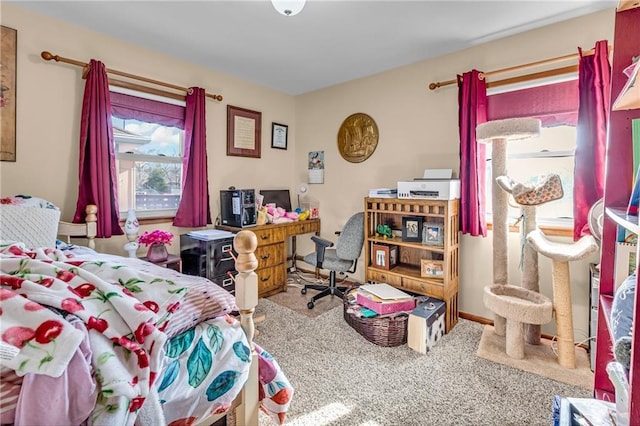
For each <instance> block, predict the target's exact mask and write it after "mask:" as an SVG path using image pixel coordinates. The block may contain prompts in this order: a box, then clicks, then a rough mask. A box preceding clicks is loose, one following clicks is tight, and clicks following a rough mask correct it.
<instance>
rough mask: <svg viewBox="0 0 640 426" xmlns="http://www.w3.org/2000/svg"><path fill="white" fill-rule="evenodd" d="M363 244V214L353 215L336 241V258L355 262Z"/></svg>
mask: <svg viewBox="0 0 640 426" xmlns="http://www.w3.org/2000/svg"><path fill="white" fill-rule="evenodd" d="M363 244H364V213H363V212H359V213H356V214H354V215H353V216H351V217H350V218H349V220H347V223H345V225H344V228H342V231H340V235H339V236H338V240H337V241H336V256H338V257H339V258H340V259H345V260H357V259H358V258H359V257H360V253H361V252H362V245H363Z"/></svg>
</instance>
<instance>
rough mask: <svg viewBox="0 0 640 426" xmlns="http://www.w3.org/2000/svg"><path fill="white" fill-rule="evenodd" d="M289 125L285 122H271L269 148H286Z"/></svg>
mask: <svg viewBox="0 0 640 426" xmlns="http://www.w3.org/2000/svg"><path fill="white" fill-rule="evenodd" d="M288 137H289V126H287V125H286V124H279V123H271V148H277V149H287V139H288Z"/></svg>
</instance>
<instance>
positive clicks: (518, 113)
mask: <svg viewBox="0 0 640 426" xmlns="http://www.w3.org/2000/svg"><path fill="white" fill-rule="evenodd" d="M576 78H577V77H576V76H573V77H572V78H571V79H569V80H568V81H561V82H553V83H546V84H544V85H540V84H539V85H538V86H535V87H528V88H526V89H519V90H513V89H512V90H508V89H507V90H504V89H503V91H502V92H501V93H498V92H497V91H495V92H494V93H491V91H489V93H488V109H487V115H488V119H489V120H499V119H506V118H516V117H536V118H540V119H541V121H542V129H541V133H540V136H539V137H538V138H532V139H526V140H521V141H513V142H509V143H508V144H507V175H508V176H509V177H510V178H511V179H513V180H514V181H515V182H519V183H523V184H525V185H534V184H536V183H537V182H538V180H539V179H540V178H541V177H544V176H546V175H548V174H550V173H556V174H558V175H559V176H560V178H561V179H562V188H563V191H564V197H562V198H561V199H560V200H555V201H552V202H550V203H546V204H543V205H540V206H538V207H537V209H536V220H537V223H538V224H539V225H547V226H554V227H561V228H572V227H573V176H574V162H575V161H574V160H575V150H576V140H577V132H576V122H577V112H578V83H577V79H576ZM486 152H487V163H486V200H487V203H486V212H487V221H488V222H490V221H491V209H492V205H491V201H490V200H491V193H492V186H491V183H492V182H491V176H492V174H491V147H490V146H487V149H486ZM520 216H521V211H520V207H519V206H518V205H517V204H513V205H510V206H509V212H508V222H509V224H510V225H512V224H515V223H516V221H517V220H518V218H519V217H520Z"/></svg>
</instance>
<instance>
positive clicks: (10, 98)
mask: <svg viewBox="0 0 640 426" xmlns="http://www.w3.org/2000/svg"><path fill="white" fill-rule="evenodd" d="M17 34H18V32H17V31H16V30H14V29H13V28H8V27H5V26H3V27H2V37H0V43H1V45H0V72H1V73H0V75H1V76H2V77H1V84H0V86H1V88H2V90H1V91H0V93H1V95H0V121H1V123H2V124H1V126H0V129H1V131H0V160H2V161H16V40H17Z"/></svg>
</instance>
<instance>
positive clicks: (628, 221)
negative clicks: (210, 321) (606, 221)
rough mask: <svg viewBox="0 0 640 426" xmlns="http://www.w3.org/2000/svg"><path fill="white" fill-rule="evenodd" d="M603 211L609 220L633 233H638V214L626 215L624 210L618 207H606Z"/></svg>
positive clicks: (639, 226)
mask: <svg viewBox="0 0 640 426" xmlns="http://www.w3.org/2000/svg"><path fill="white" fill-rule="evenodd" d="M605 212H606V214H607V216H608V217H609V218H611V220H613V221H614V222H615V223H617V224H618V225H620V226H622V227H623V228H624V229H626V230H628V231H631V232H632V233H634V234H640V225H639V224H638V215H628V214H627V211H626V210H623V209H620V208H609V207H607V208H606V209H605Z"/></svg>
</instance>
